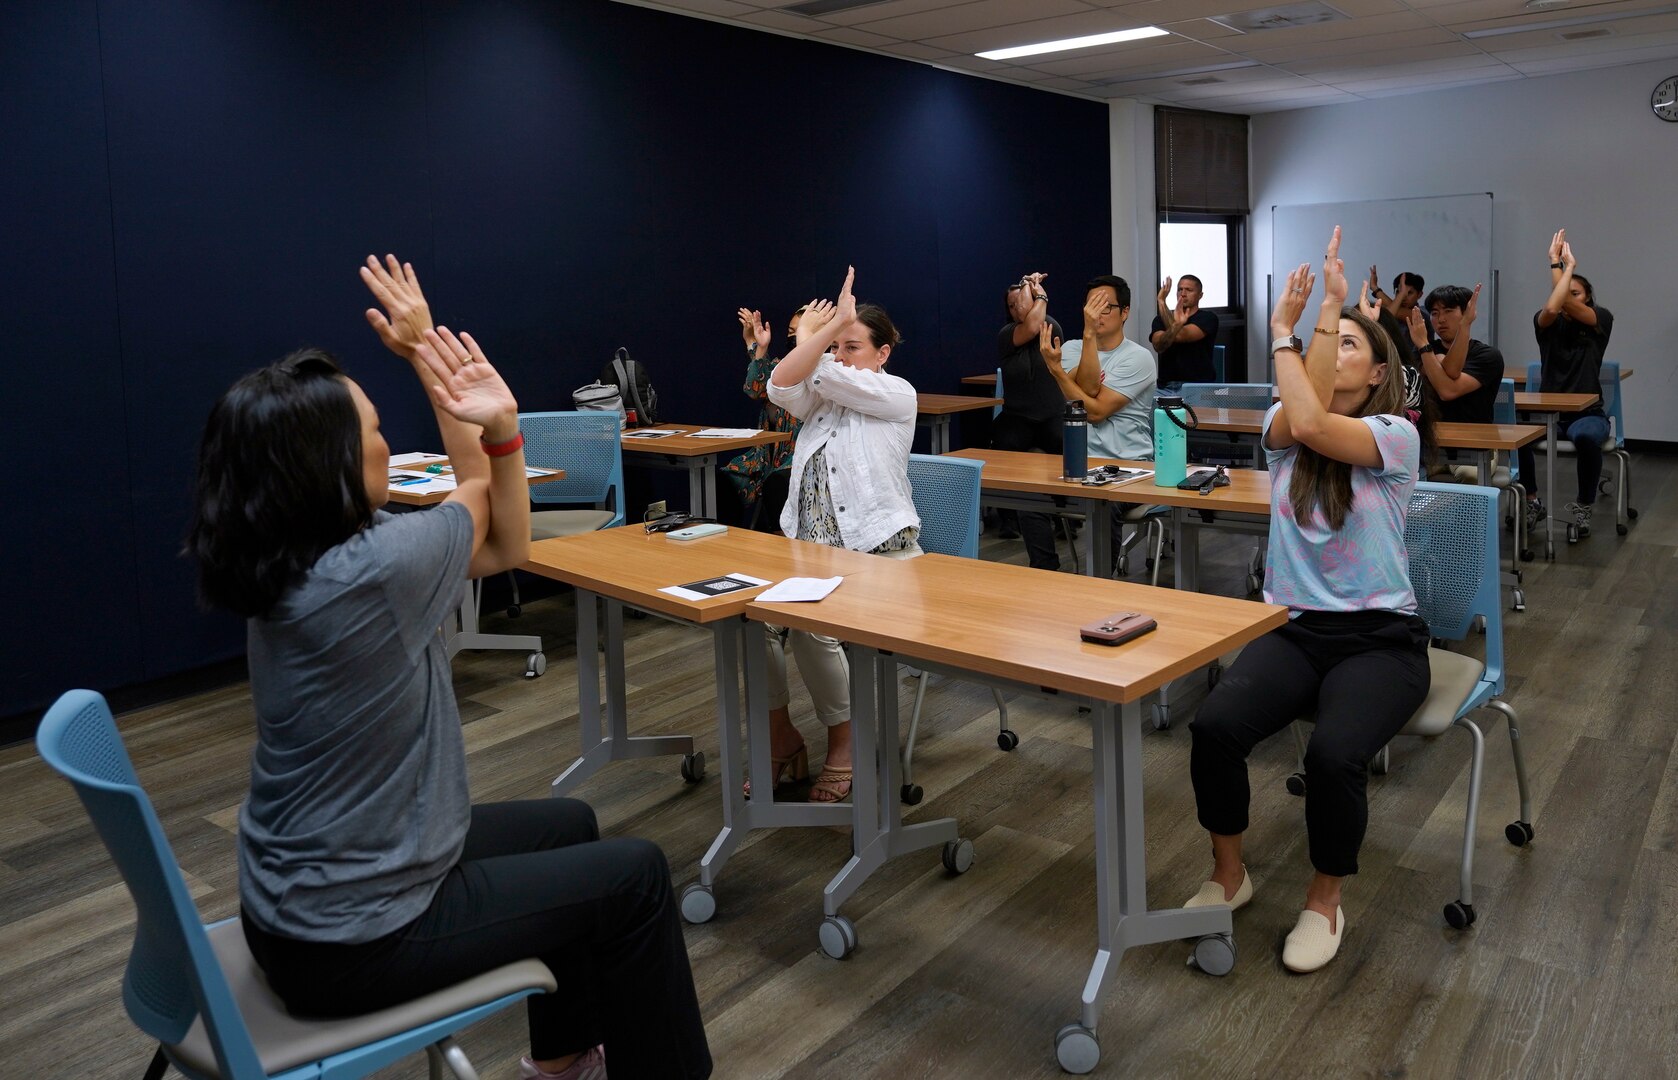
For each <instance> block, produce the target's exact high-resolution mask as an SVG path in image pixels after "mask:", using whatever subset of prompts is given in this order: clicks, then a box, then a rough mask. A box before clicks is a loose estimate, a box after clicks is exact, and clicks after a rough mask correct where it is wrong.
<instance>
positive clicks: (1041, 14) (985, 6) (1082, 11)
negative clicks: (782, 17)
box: [851, 0, 1126, 45]
mask: <svg viewBox="0 0 1678 1080" xmlns="http://www.w3.org/2000/svg"><path fill="white" fill-rule="evenodd" d="M862 10H865V11H866V10H867V9H866V8H864V9H862ZM1057 15H1083V16H1086V17H1094V18H1096V19H1105V20H1107V21H1108V22H1109V23H1110V24H1112V25H1113V28H1114V29H1118V28H1120V27H1123V26H1124V25H1126V24H1125V23H1123V22H1119V21H1116V19H1115V16H1114V15H1113V13H1112V12H1108V11H1098V10H1096V9H1094V8H1091V7H1090V6H1089V5H1088V4H1086V3H1084V2H1083V0H976V2H975V3H970V4H961V5H959V6H957V7H949V8H939V9H937V10H935V11H925V12H921V13H919V14H916V15H901V16H898V17H897V18H892V19H868V20H858V21H857V22H855V23H852V24H851V25H853V26H861V27H863V28H864V29H866V30H872V31H874V32H875V33H877V34H890V35H891V36H892V37H897V38H903V39H905V40H910V41H914V40H922V39H928V38H932V37H949V36H950V35H952V34H960V33H966V32H968V31H972V30H992V29H995V28H997V27H1003V26H1015V25H1017V24H1019V23H1033V22H1040V21H1044V20H1046V19H1049V18H1051V17H1053V16H1057ZM1025 32H1026V33H1027V34H1028V35H1029V34H1030V33H1033V32H1034V31H1025ZM1053 39H1054V35H1053V34H1051V35H1050V36H1049V37H1046V38H1044V37H1030V36H1028V37H1026V38H1025V39H1023V40H1020V41H1016V42H1014V44H1016V45H1025V44H1028V43H1030V42H1032V41H1051V40H1053Z"/></svg>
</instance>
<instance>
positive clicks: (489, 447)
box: [478, 431, 524, 457]
mask: <svg viewBox="0 0 1678 1080" xmlns="http://www.w3.org/2000/svg"><path fill="white" fill-rule="evenodd" d="M478 444H479V445H480V446H482V447H483V448H484V453H486V454H488V455H489V456H490V457H506V456H507V455H508V454H516V453H518V452H519V450H521V449H523V448H524V432H522V431H521V432H519V433H518V434H517V435H514V436H513V437H512V438H510V439H508V440H507V441H506V442H499V443H491V442H485V441H484V439H483V436H481V435H480V436H479V437H478Z"/></svg>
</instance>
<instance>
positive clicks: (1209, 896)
mask: <svg viewBox="0 0 1678 1080" xmlns="http://www.w3.org/2000/svg"><path fill="white" fill-rule="evenodd" d="M1252 898H1253V878H1252V875H1251V874H1249V873H1247V868H1246V867H1245V866H1243V867H1242V868H1241V887H1240V888H1238V889H1236V890H1235V895H1234V896H1232V897H1228V898H1226V897H1225V896H1224V887H1223V886H1222V885H1219V884H1218V883H1217V882H1215V881H1208V882H1206V883H1205V884H1204V885H1202V886H1201V887H1200V891H1199V892H1197V893H1195V894H1194V895H1193V896H1191V897H1189V898H1188V900H1186V901H1185V902H1184V903H1183V906H1184V907H1186V908H1195V907H1216V906H1218V905H1219V904H1227V905H1229V910H1231V911H1239V910H1240V909H1241V908H1243V907H1245V906H1246V905H1247V901H1249V900H1251V899H1252Z"/></svg>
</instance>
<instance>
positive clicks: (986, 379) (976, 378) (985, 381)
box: [961, 371, 996, 386]
mask: <svg viewBox="0 0 1678 1080" xmlns="http://www.w3.org/2000/svg"><path fill="white" fill-rule="evenodd" d="M961 381H962V382H963V383H964V384H966V385H968V386H995V385H996V372H994V371H993V372H991V373H990V374H988V375H964V376H963V377H962V380H961Z"/></svg>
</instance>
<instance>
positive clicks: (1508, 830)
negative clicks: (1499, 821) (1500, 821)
mask: <svg viewBox="0 0 1678 1080" xmlns="http://www.w3.org/2000/svg"><path fill="white" fill-rule="evenodd" d="M1503 836H1504V838H1505V839H1507V840H1508V841H1509V842H1510V843H1511V844H1514V845H1515V846H1516V847H1526V846H1527V844H1528V843H1529V842H1531V840H1532V823H1531V822H1530V821H1512V822H1510V823H1509V824H1508V825H1505V826H1504V827H1503Z"/></svg>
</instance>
